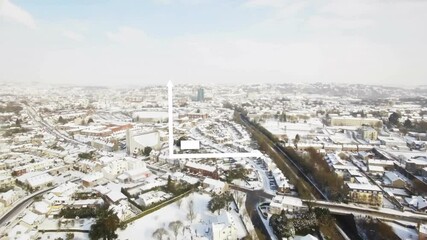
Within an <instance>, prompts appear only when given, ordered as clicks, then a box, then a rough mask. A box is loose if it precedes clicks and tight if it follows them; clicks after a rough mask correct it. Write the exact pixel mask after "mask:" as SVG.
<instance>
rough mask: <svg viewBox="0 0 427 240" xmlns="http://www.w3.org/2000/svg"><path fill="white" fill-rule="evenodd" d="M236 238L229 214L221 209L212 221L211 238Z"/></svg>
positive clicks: (235, 229) (235, 230)
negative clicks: (215, 219) (219, 213)
mask: <svg viewBox="0 0 427 240" xmlns="http://www.w3.org/2000/svg"><path fill="white" fill-rule="evenodd" d="M228 239H229V240H232V239H233V240H234V239H237V228H236V224H235V222H234V220H233V217H232V216H231V214H230V213H229V212H227V211H222V212H221V215H219V216H218V218H217V221H216V222H214V223H212V240H228Z"/></svg>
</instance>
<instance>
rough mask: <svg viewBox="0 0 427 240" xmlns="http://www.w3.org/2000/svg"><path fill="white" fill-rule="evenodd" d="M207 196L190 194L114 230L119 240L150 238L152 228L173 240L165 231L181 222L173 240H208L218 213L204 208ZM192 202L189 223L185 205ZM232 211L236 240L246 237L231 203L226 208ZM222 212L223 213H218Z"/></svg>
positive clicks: (170, 234) (169, 231)
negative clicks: (192, 208) (174, 222)
mask: <svg viewBox="0 0 427 240" xmlns="http://www.w3.org/2000/svg"><path fill="white" fill-rule="evenodd" d="M210 199H211V197H210V196H209V195H208V194H204V193H203V194H201V193H193V194H191V195H190V196H188V197H186V198H183V199H182V200H181V202H180V201H178V202H174V203H172V204H170V205H168V206H166V207H164V208H162V209H160V210H158V211H155V212H153V213H151V214H148V215H147V216H144V217H143V218H141V219H138V220H136V221H135V222H132V223H130V224H129V225H128V226H127V228H126V229H125V230H123V231H122V230H118V235H119V239H122V240H126V239H129V240H131V239H152V238H153V237H152V235H153V232H154V231H156V229H159V228H164V229H165V230H167V231H168V234H169V236H170V237H171V238H173V232H172V231H171V230H170V229H169V228H168V225H169V223H170V222H173V221H177V220H179V221H181V222H182V223H183V225H184V227H183V228H182V229H181V230H180V231H179V233H178V236H177V239H182V240H184V239H191V238H192V239H212V237H211V232H212V229H211V223H213V222H214V223H215V222H217V217H218V214H217V212H215V213H214V214H213V213H211V212H210V211H209V210H208V208H207V205H208V202H209V200H210ZM190 201H193V203H194V211H195V213H196V215H197V216H196V218H195V219H194V220H193V221H190V220H188V218H187V214H188V209H189V208H188V205H189V202H190ZM230 206H231V207H232V210H230V211H229V213H230V214H231V216H232V218H233V221H234V223H235V224H236V228H237V236H238V238H242V237H244V236H246V235H247V232H246V230H245V226H244V225H243V222H242V221H241V220H240V217H239V215H238V214H237V213H236V211H235V210H234V209H235V208H236V206H235V205H234V203H232V204H231V205H230ZM221 211H225V210H221Z"/></svg>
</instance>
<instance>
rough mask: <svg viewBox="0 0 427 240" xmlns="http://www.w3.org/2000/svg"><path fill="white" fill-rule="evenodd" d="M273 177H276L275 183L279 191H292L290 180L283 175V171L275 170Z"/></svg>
mask: <svg viewBox="0 0 427 240" xmlns="http://www.w3.org/2000/svg"><path fill="white" fill-rule="evenodd" d="M272 175H273V177H274V181H275V182H276V184H277V191H279V192H281V193H284V192H289V190H290V186H289V182H288V179H287V178H286V177H285V175H283V172H282V170H280V169H278V168H275V169H274V170H273V171H272Z"/></svg>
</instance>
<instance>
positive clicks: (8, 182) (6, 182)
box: [0, 176, 15, 188]
mask: <svg viewBox="0 0 427 240" xmlns="http://www.w3.org/2000/svg"><path fill="white" fill-rule="evenodd" d="M14 183H15V181H14V180H13V178H12V177H11V176H0V188H6V187H9V186H12V185H13V184H14Z"/></svg>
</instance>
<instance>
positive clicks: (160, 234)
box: [153, 228, 168, 240]
mask: <svg viewBox="0 0 427 240" xmlns="http://www.w3.org/2000/svg"><path fill="white" fill-rule="evenodd" d="M166 235H168V232H167V231H166V229H164V228H158V229H157V230H156V231H154V232H153V237H154V238H156V239H158V240H162V239H163V237H164V236H166Z"/></svg>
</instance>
